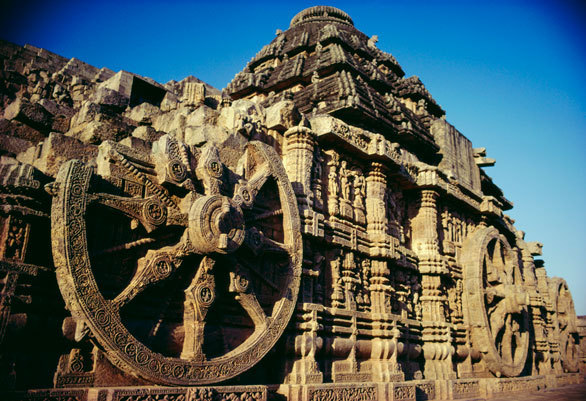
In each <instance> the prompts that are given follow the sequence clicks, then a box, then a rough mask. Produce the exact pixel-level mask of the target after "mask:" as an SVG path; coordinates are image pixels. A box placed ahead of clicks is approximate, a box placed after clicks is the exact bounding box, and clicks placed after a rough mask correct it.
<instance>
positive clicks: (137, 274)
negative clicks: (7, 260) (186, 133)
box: [52, 137, 302, 385]
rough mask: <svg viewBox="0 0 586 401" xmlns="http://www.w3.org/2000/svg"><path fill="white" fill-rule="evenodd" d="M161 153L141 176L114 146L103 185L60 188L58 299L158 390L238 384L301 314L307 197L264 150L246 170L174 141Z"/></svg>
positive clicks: (79, 178)
mask: <svg viewBox="0 0 586 401" xmlns="http://www.w3.org/2000/svg"><path fill="white" fill-rule="evenodd" d="M153 149H157V151H158V152H159V154H154V153H155V150H154V151H153V154H151V155H143V156H144V157H142V159H141V160H143V162H142V165H141V163H139V162H137V158H138V156H136V155H134V153H135V152H134V151H133V150H132V149H125V148H124V147H122V146H121V145H118V144H112V143H110V144H106V145H102V146H101V149H100V154H101V156H99V157H102V158H103V159H102V160H101V163H102V165H100V166H101V167H100V166H99V167H98V172H100V171H101V172H104V171H107V173H103V174H102V175H100V174H95V173H94V170H93V169H92V168H91V167H89V166H87V165H85V164H84V163H82V162H80V161H76V160H73V161H69V162H67V163H66V164H64V165H63V166H62V168H61V170H60V171H59V174H58V176H57V179H56V182H55V184H53V187H52V193H53V195H54V199H53V207H52V240H53V243H54V245H55V247H54V249H55V252H54V261H55V265H56V267H57V277H58V281H59V286H60V289H61V292H62V294H63V297H64V299H65V301H66V303H67V307H68V309H69V310H70V311H71V313H72V315H73V317H74V318H75V319H76V320H77V321H78V322H80V323H79V324H84V323H82V322H85V324H87V326H88V327H89V329H90V330H91V333H92V335H93V336H94V337H95V339H96V340H97V342H98V343H99V345H100V346H101V347H102V348H103V349H104V350H105V351H106V352H105V354H106V355H107V356H108V358H109V359H110V361H111V362H112V363H113V364H114V365H115V366H117V367H118V368H120V369H121V370H122V371H124V372H126V373H129V374H132V375H135V376H138V377H140V378H142V379H145V380H147V381H150V382H153V383H158V384H173V385H198V384H206V383H214V382H219V381H222V380H226V379H228V378H231V377H234V376H236V375H238V374H239V373H242V372H243V371H245V370H247V369H249V368H250V367H252V366H254V365H255V364H256V363H257V362H258V361H259V360H260V359H261V358H262V357H263V356H264V355H265V354H266V353H267V352H268V351H269V350H270V349H271V348H272V347H273V345H274V344H275V342H276V341H277V340H278V338H279V337H280V335H281V334H282V332H283V330H284V329H285V326H286V325H287V323H288V321H289V319H290V317H291V315H292V312H293V309H294V307H295V302H296V299H297V293H298V289H299V281H300V273H301V261H302V244H301V235H300V228H299V224H300V223H299V215H298V210H297V203H296V200H295V195H294V193H293V189H292V187H291V184H290V182H289V180H288V178H287V175H286V173H285V170H284V168H283V166H282V163H281V161H280V158H279V156H278V155H277V154H276V152H275V151H274V150H273V149H272V148H271V147H269V146H268V145H265V144H263V143H260V142H250V143H249V144H248V145H246V147H245V150H244V154H243V156H242V157H241V158H240V160H238V161H234V159H235V158H232V159H230V158H225V159H223V158H222V157H220V155H221V152H220V151H219V150H218V149H217V148H215V147H214V146H212V145H205V146H204V147H202V148H200V149H191V150H190V149H189V148H187V147H186V146H185V145H183V144H181V143H178V142H176V141H175V140H173V139H172V138H168V137H163V138H162V139H161V140H160V141H159V143H158V145H157V146H153ZM161 149H163V151H162V154H161ZM133 152H134V153H133ZM226 159H230V160H232V161H226ZM104 160H106V161H104ZM104 163H106V164H105V165H106V166H107V168H104V167H103V165H104ZM145 166H146V167H145ZM165 166H167V167H168V168H165ZM169 166H170V167H169ZM154 173H156V174H154ZM179 173H181V174H179ZM130 184H132V185H130ZM128 188H134V190H133V191H129V190H128Z"/></svg>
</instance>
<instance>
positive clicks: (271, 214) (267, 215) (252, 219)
mask: <svg viewBox="0 0 586 401" xmlns="http://www.w3.org/2000/svg"><path fill="white" fill-rule="evenodd" d="M282 214H283V209H277V210H271V211H269V212H265V213H261V214H258V215H256V216H251V217H249V218H247V219H246V223H247V224H250V223H253V222H256V221H260V220H264V219H269V218H271V217H274V216H281V215H282Z"/></svg>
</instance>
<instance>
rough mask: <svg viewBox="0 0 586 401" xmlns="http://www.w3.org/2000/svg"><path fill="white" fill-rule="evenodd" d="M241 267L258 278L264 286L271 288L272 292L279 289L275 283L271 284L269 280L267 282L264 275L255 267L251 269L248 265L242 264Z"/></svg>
mask: <svg viewBox="0 0 586 401" xmlns="http://www.w3.org/2000/svg"><path fill="white" fill-rule="evenodd" d="M243 266H244V267H245V268H246V269H248V271H250V272H252V273H254V275H255V276H256V277H258V278H259V279H260V280H262V281H263V282H264V283H265V284H266V285H268V286H269V287H271V288H272V289H273V290H275V291H279V287H278V286H277V285H276V284H275V283H273V282H272V281H271V280H269V279H268V277H267V276H266V274H262V273H261V272H260V271H258V270H257V269H256V268H255V267H253V266H251V265H249V264H243Z"/></svg>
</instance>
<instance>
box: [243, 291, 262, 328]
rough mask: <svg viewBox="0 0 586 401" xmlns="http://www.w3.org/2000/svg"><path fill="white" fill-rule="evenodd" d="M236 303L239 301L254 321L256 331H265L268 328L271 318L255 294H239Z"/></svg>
mask: <svg viewBox="0 0 586 401" xmlns="http://www.w3.org/2000/svg"><path fill="white" fill-rule="evenodd" d="M236 301H238V303H239V304H240V305H241V306H242V308H243V309H244V310H245V311H246V313H248V316H250V318H251V319H252V322H253V323H254V329H255V331H259V330H264V329H265V328H266V327H267V325H268V320H269V318H268V317H267V315H266V314H265V312H264V310H263V309H262V307H261V306H260V304H259V302H258V299H256V295H254V293H252V292H250V293H239V294H238V295H236Z"/></svg>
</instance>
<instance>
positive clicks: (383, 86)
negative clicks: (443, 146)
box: [226, 6, 445, 159]
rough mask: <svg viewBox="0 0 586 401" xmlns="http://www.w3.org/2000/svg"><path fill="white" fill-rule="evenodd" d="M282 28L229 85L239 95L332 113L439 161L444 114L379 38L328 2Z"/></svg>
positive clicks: (232, 92) (268, 103) (265, 103)
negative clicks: (438, 124)
mask: <svg viewBox="0 0 586 401" xmlns="http://www.w3.org/2000/svg"><path fill="white" fill-rule="evenodd" d="M277 32H278V33H277V37H276V38H275V39H274V40H273V41H272V42H271V43H269V44H268V45H266V46H265V47H263V48H262V50H261V51H260V52H259V53H258V54H257V55H256V56H255V57H254V58H253V59H252V60H251V61H250V62H249V63H248V65H247V66H246V68H245V69H244V70H243V71H241V72H240V73H238V74H237V75H236V76H235V77H234V79H233V80H232V82H230V84H229V85H228V86H227V88H226V91H227V92H228V94H229V95H230V96H231V97H232V98H233V99H241V98H254V97H259V98H261V99H262V100H263V105H265V106H268V105H271V104H273V103H275V102H277V101H279V100H282V99H283V98H291V99H293V101H294V102H295V105H296V106H297V107H298V108H299V110H300V111H301V112H302V113H307V114H322V113H329V114H331V115H333V116H335V117H337V118H339V119H341V120H343V121H345V122H347V123H350V124H353V125H357V126H362V127H363V128H366V129H369V130H371V131H376V132H379V133H382V134H384V135H386V136H387V137H389V138H392V139H393V140H395V141H396V142H399V143H401V144H403V145H404V146H406V147H408V148H412V149H413V148H417V153H420V154H422V155H423V156H424V157H427V158H428V159H433V156H434V154H435V153H436V152H437V151H438V146H437V145H436V144H435V143H434V140H433V137H432V135H431V133H430V132H429V129H430V126H431V123H432V121H433V120H435V119H439V118H444V116H445V112H444V110H443V109H442V108H441V107H440V106H439V105H438V104H437V102H436V101H435V100H434V99H433V97H432V96H431V95H430V93H429V92H428V91H427V90H426V89H425V87H424V85H423V83H422V82H421V80H420V79H419V78H418V77H416V76H413V77H409V78H405V73H404V72H403V69H402V68H401V66H400V65H399V63H398V62H397V60H396V59H395V58H394V57H393V56H392V55H391V54H389V53H386V52H384V51H382V50H380V49H378V48H377V46H376V42H377V39H378V38H377V37H376V36H372V37H370V38H369V37H368V36H367V35H365V34H363V33H362V32H360V31H359V30H357V29H356V28H355V27H354V23H353V22H352V19H351V18H350V17H349V16H348V15H347V14H346V13H345V12H343V11H341V10H339V9H337V8H334V7H325V6H318V7H312V8H308V9H306V10H304V11H301V12H300V13H299V14H297V15H296V16H295V17H293V19H292V20H291V25H290V27H289V29H288V30H286V31H284V32H279V31H277Z"/></svg>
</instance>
